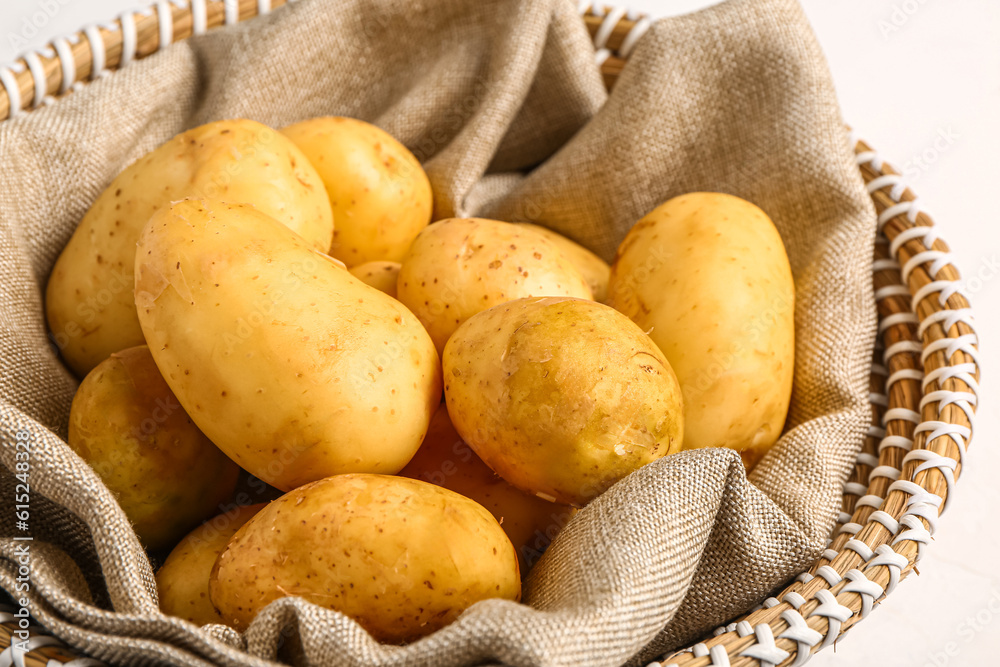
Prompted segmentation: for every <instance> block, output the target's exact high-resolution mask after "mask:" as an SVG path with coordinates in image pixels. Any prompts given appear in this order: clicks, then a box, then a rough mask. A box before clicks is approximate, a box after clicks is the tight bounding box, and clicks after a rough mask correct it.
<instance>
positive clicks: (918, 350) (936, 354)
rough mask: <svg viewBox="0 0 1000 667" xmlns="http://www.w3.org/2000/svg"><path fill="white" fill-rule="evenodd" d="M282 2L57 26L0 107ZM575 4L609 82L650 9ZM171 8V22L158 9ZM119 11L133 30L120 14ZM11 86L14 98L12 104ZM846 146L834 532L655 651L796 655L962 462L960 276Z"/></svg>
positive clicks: (965, 385) (911, 535)
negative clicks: (848, 379)
mask: <svg viewBox="0 0 1000 667" xmlns="http://www.w3.org/2000/svg"><path fill="white" fill-rule="evenodd" d="M287 1H291V0H287ZM283 4H286V0H270V1H269V0H239V2H238V3H236V2H234V1H233V0H191V2H190V3H188V4H187V5H186V6H181V3H178V4H174V3H173V2H160V3H158V4H157V5H156V6H154V7H152V8H150V9H148V10H146V11H140V12H126V13H125V14H123V15H122V16H121V17H120V18H119V19H118V20H117V21H114V22H112V23H109V24H104V25H101V26H92V27H90V28H89V29H86V30H84V31H80V32H79V33H77V34H76V35H75V36H71V37H68V38H64V39H62V40H55V41H54V42H53V44H52V45H51V46H50V47H47V48H46V49H42V50H41V51H40V52H37V53H33V54H28V56H26V57H25V58H22V59H20V60H19V61H18V62H17V63H16V64H15V65H13V66H9V67H7V68H0V81H2V83H3V87H2V88H0V120H4V119H6V118H7V117H9V116H10V115H11V114H10V111H11V109H12V108H13V109H14V115H17V114H18V113H21V112H23V111H25V110H28V109H31V108H34V107H36V106H38V104H36V103H35V94H34V91H35V84H36V82H38V84H39V88H41V87H42V84H43V83H44V91H45V92H44V94H43V95H42V96H41V100H39V102H40V103H48V102H51V101H52V99H53V98H52V96H53V95H59V94H66V93H68V92H70V91H72V90H74V89H75V87H77V86H79V85H81V84H80V82H82V81H83V80H85V79H94V78H98V77H99V76H104V75H105V73H106V70H109V69H117V68H119V67H121V66H123V65H125V64H127V63H128V62H129V61H131V60H132V59H136V58H142V57H145V56H147V55H150V54H151V53H154V52H156V51H157V50H158V49H159V48H160V46H161V43H162V44H169V43H171V42H174V41H179V40H182V39H185V38H187V37H189V36H191V35H193V34H200V33H201V32H203V31H204V30H206V29H210V28H214V27H218V26H221V25H227V24H230V23H235V22H237V21H242V20H246V19H248V18H251V17H253V16H257V15H259V14H264V13H267V12H269V11H270V10H271V9H273V8H277V7H279V6H281V5H283ZM580 12H581V14H582V15H583V20H584V21H585V22H586V24H587V28H588V30H589V31H590V34H591V36H592V37H593V38H594V43H595V47H597V59H598V62H599V64H600V65H601V71H602V74H603V75H604V80H605V84H606V85H607V86H608V88H610V87H611V86H613V85H614V82H615V81H616V80H617V78H618V74H619V72H620V71H621V70H622V67H623V66H624V64H625V62H626V60H627V57H628V55H629V52H630V51H631V49H632V47H634V45H635V43H636V42H637V41H638V39H639V38H640V37H641V36H642V34H643V33H644V32H645V30H646V29H647V27H648V26H649V21H648V20H647V19H646V18H644V17H643V16H641V15H638V14H632V13H630V12H628V11H626V10H623V9H617V8H612V7H604V6H592V5H591V4H590V3H587V2H581V3H580ZM168 17H169V27H168V26H167V25H166V23H165V22H164V23H161V19H163V20H164V21H165V20H166V19H167V18H168ZM129 23H131V24H132V25H134V27H135V30H134V31H133V30H131V28H130V27H126V28H125V29H123V26H124V25H126V24H129ZM88 33H89V36H88ZM98 41H99V42H100V44H97V42H98ZM95 45H96V47H97V51H96V52H95V51H94V50H93V47H94V46H95ZM67 54H68V55H67ZM95 55H96V58H95ZM95 60H96V61H97V65H98V67H97V68H96V70H97V71H94V70H95V67H94V63H95ZM102 64H103V67H102V66H101V65H102ZM70 75H72V76H70ZM70 79H72V80H70ZM12 91H13V95H11V94H10V93H11V92H12ZM12 98H14V101H15V102H17V104H15V105H13V107H12V106H11V104H10V101H11V99H12ZM855 153H856V156H857V163H858V167H859V169H860V171H861V174H862V176H863V177H864V180H865V183H866V185H867V187H868V191H869V193H870V194H871V197H872V200H873V202H874V203H875V208H876V210H877V212H878V230H877V236H876V246H875V257H874V261H873V265H872V270H873V280H874V284H875V299H876V303H877V307H878V316H879V327H878V341H877V344H876V352H875V359H874V360H873V364H872V374H871V403H872V426H871V428H870V429H869V433H868V437H867V438H866V439H865V443H864V445H863V447H862V450H861V453H860V454H859V455H858V458H857V462H856V464H855V468H854V471H853V472H852V474H851V476H850V478H849V481H848V482H847V484H846V485H845V487H844V498H843V506H842V511H841V514H840V520H839V522H838V525H837V527H836V529H835V531H834V535H833V538H832V540H831V543H830V545H829V548H828V549H827V550H826V551H825V552H824V554H823V556H822V557H821V558H820V559H819V560H818V561H817V562H816V563H814V564H813V566H812V567H811V568H810V569H809V570H808V571H807V572H805V573H803V574H801V575H799V576H798V577H797V578H796V580H795V581H794V582H793V583H791V584H790V585H789V586H787V587H786V588H785V589H784V590H782V591H781V592H780V593H778V594H777V595H776V596H775V597H770V598H768V599H767V600H765V601H764V602H763V604H762V605H761V606H760V607H758V608H757V609H755V610H752V611H751V612H750V613H748V614H747V615H745V616H743V617H741V618H740V619H738V620H736V621H734V622H733V623H730V624H729V625H727V626H725V627H722V628H719V629H717V630H716V631H715V634H714V636H713V637H712V638H711V639H707V640H705V641H704V642H702V643H699V644H696V645H695V646H693V647H691V648H689V649H686V650H685V651H681V652H679V653H676V654H673V655H672V656H670V657H669V658H664V659H662V662H661V663H653V665H657V664H662V665H663V666H667V665H676V666H677V667H703V666H706V667H707V666H709V665H715V666H718V667H725V666H729V665H732V666H733V667H757V666H758V665H760V666H762V667H770V666H772V665H782V666H784V665H801V664H803V663H804V662H805V661H806V660H808V658H809V657H810V656H811V655H812V653H815V652H816V651H819V650H820V649H822V648H826V647H827V646H829V645H831V644H833V643H834V642H835V641H836V640H837V638H838V637H840V636H842V635H843V634H844V633H846V632H847V631H848V630H849V629H850V628H851V627H853V626H854V624H855V623H857V622H858V621H859V620H861V619H863V618H865V617H866V616H867V615H868V613H870V612H871V610H872V609H873V608H874V606H875V605H877V604H879V603H881V601H882V599H883V598H884V597H885V596H886V595H887V594H889V593H891V592H892V591H893V590H894V589H895V587H896V586H897V585H898V583H899V581H900V580H902V579H903V578H905V577H906V576H907V575H908V574H909V573H910V572H911V571H912V570H916V565H917V563H918V562H919V560H920V557H921V556H922V555H923V551H924V547H925V545H926V544H927V543H928V542H929V541H930V539H931V536H932V534H933V532H934V529H935V527H936V522H937V518H938V516H939V514H940V513H941V512H942V511H943V510H944V509H945V508H946V507H947V505H948V501H949V500H950V497H951V494H952V488H953V485H954V482H955V480H956V479H958V476H959V475H960V473H961V471H962V468H963V465H964V456H965V451H966V448H967V446H968V444H969V441H970V439H971V436H972V422H973V418H974V415H975V411H976V405H977V397H978V381H979V361H978V351H977V350H978V338H977V336H976V332H975V329H974V323H973V317H972V310H971V309H970V307H969V302H968V300H967V299H966V297H965V296H964V294H963V293H962V282H961V276H960V274H959V272H958V269H957V267H956V266H955V265H954V264H953V263H952V260H951V255H950V254H949V250H948V246H947V245H946V244H945V243H944V241H942V240H941V239H940V238H938V235H937V232H936V231H935V228H934V225H933V222H932V221H931V219H930V217H929V216H928V215H927V214H926V213H924V212H923V211H921V210H920V207H919V204H918V203H917V201H916V197H915V196H914V194H913V193H912V192H911V191H910V190H909V189H908V188H907V187H906V186H905V184H904V182H903V180H902V177H901V176H900V175H899V173H898V172H897V171H896V170H894V169H893V168H892V167H891V166H889V165H888V164H886V163H884V162H883V161H882V159H881V158H879V156H878V155H877V154H876V153H875V152H874V151H872V150H871V148H870V147H869V146H868V145H867V144H865V143H864V142H861V141H855ZM13 611H14V610H13V609H9V608H6V607H0V650H2V649H6V648H7V647H9V646H10V640H11V634H12V632H13V630H14V629H15V626H16V619H15V617H14V616H13V614H12V612H13ZM31 633H32V635H33V639H32V640H31V643H30V644H29V648H30V649H31V650H30V651H29V654H28V655H26V656H25V658H26V659H25V663H26V664H35V663H34V662H32V659H35V660H37V664H47V665H49V666H50V667H51V666H52V665H53V664H55V665H58V664H64V663H66V664H69V663H70V662H71V661H73V660H78V661H76V662H72V665H73V667H87V666H89V665H99V664H101V663H99V662H97V661H93V660H90V659H89V658H83V659H81V658H79V657H78V655H79V654H77V653H75V652H74V651H73V650H72V649H70V648H69V647H66V646H65V645H64V644H63V643H62V642H60V641H59V640H57V639H55V638H52V637H49V636H46V635H45V632H44V630H43V629H42V628H39V627H36V626H33V627H32V628H31ZM651 667H652V666H651Z"/></svg>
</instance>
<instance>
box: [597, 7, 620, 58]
mask: <svg viewBox="0 0 1000 667" xmlns="http://www.w3.org/2000/svg"><path fill="white" fill-rule="evenodd" d="M626 14H628V10H627V9H625V8H624V7H613V8H612V9H611V11H610V12H608V13H607V14H606V15H605V16H604V20H603V21H601V27H599V28H598V29H597V32H596V33H594V47H595V48H597V49H603V48H604V47H605V46H607V43H608V38H609V37H611V33H613V32H614V30H615V26H617V25H618V23H619V22H620V21H621V20H622V19H623V18H625V15H626Z"/></svg>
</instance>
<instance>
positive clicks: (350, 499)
mask: <svg viewBox="0 0 1000 667" xmlns="http://www.w3.org/2000/svg"><path fill="white" fill-rule="evenodd" d="M209 589H210V591H211V597H212V602H213V603H214V604H215V606H216V608H218V610H219V612H220V613H221V614H222V616H223V618H225V619H226V620H227V622H229V623H230V624H231V625H232V626H233V627H235V628H236V629H238V630H245V629H246V628H247V626H248V625H249V624H250V621H251V620H253V617H254V616H255V615H256V614H257V612H258V611H260V610H261V609H262V608H264V607H265V606H266V605H267V604H268V603H270V602H272V601H274V600H277V599H278V598H282V597H286V596H289V595H294V596H298V597H302V598H304V599H306V600H309V601H310V602H313V603H315V604H317V605H320V606H322V607H326V608H328V609H335V610H337V611H339V612H342V613H344V614H346V615H347V616H349V617H351V618H353V619H354V620H356V621H357V622H358V623H360V624H361V626H362V627H364V628H365V629H366V630H367V631H368V632H370V633H371V635H372V636H373V637H374V638H375V639H377V640H379V641H382V642H387V643H393V644H398V643H401V642H408V641H412V640H414V639H418V638H419V637H422V636H424V635H427V634H430V633H431V632H434V631H435V630H437V629H438V628H441V627H443V626H445V625H447V624H448V623H450V622H451V621H453V620H454V619H455V618H457V617H458V615H459V614H461V613H462V612H463V611H464V610H465V609H466V608H468V607H469V606H471V605H473V604H474V603H476V602H479V601H480V600H486V599H488V598H504V599H507V600H517V599H519V597H520V594H521V583H520V576H519V573H518V569H517V556H516V554H515V553H514V547H512V546H511V544H510V540H508V539H507V536H506V535H505V534H504V532H503V530H501V528H500V526H499V525H498V524H497V522H496V519H494V518H493V516H492V515H491V514H490V513H489V512H488V511H487V510H486V509H484V508H483V507H482V506H481V505H479V504H477V503H475V502H473V501H472V500H469V499H468V498H465V497H463V496H460V495H459V494H457V493H454V492H453V491H449V490H448V489H443V488H441V487H438V486H434V485H433V484H427V483H426V482H421V481H419V480H415V479H406V478H404V477H389V476H386V475H365V474H353V475H337V476H335V477H329V478H327V479H323V480H319V481H317V482H313V483H311V484H307V485H305V486H303V487H301V488H298V489H295V490H294V491H292V492H290V493H288V494H286V495H284V496H282V497H281V498H279V499H278V500H275V501H274V502H272V503H271V504H270V505H268V506H267V507H265V508H264V509H263V510H261V511H260V513H258V514H257V516H255V517H254V518H253V519H251V520H250V521H249V522H247V524H246V525H245V526H243V528H241V529H240V530H239V532H238V533H236V535H235V536H234V537H233V539H232V540H231V541H230V542H229V546H227V547H226V549H225V551H223V552H222V554H221V555H220V556H219V559H218V561H217V562H216V565H215V570H214V571H213V573H212V580H211V584H210V587H209Z"/></svg>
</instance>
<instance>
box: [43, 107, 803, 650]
mask: <svg viewBox="0 0 1000 667" xmlns="http://www.w3.org/2000/svg"><path fill="white" fill-rule="evenodd" d="M432 219H433V193H432V189H431V185H430V182H429V180H428V178H427V175H426V174H425V173H424V171H423V169H422V167H421V165H420V163H419V161H418V160H417V159H416V158H415V157H414V156H413V155H412V154H411V153H410V152H409V151H408V150H407V149H406V148H405V147H404V146H403V145H402V144H400V143H399V142H397V141H396V140H395V139H393V138H392V137H391V136H389V135H388V134H386V133H385V132H384V131H382V130H380V129H379V128H377V127H374V126H372V125H369V124H367V123H364V122H362V121H359V120H354V119H349V118H337V117H325V118H315V119H312V120H307V121H304V122H301V123H298V124H296V125H292V126H290V127H286V128H284V129H283V130H281V131H276V130H273V129H272V128H269V127H267V126H265V125H262V124H260V123H257V122H254V121H250V120H224V121H218V122H214V123H210V124H208V125H204V126H202V127H198V128H195V129H192V130H189V131H187V132H184V133H182V134H180V135H178V136H176V137H175V138H173V139H171V140H170V141H168V142H167V143H165V144H163V145H162V146H160V147H159V148H157V149H155V150H153V151H152V152H150V153H148V154H147V155H145V156H144V157H142V158H140V159H139V160H137V161H136V162H135V163H133V164H132V165H131V166H129V167H128V168H127V169H125V170H124V171H123V172H122V173H121V174H120V175H119V176H118V177H117V178H116V179H115V180H114V181H113V182H112V183H111V184H110V185H109V186H108V188H107V189H106V190H105V191H104V192H103V193H102V194H101V195H100V196H99V197H98V199H97V201H96V202H95V203H94V204H93V206H92V207H91V209H90V210H89V211H88V212H87V214H86V215H85V216H84V218H83V220H82V221H81V222H80V224H79V227H78V228H77V230H76V232H75V234H74V235H73V237H72V238H71V239H70V241H69V243H68V244H67V246H66V248H65V249H64V250H63V252H62V254H61V256H60V257H59V258H58V261H57V262H56V264H55V267H54V269H53V271H52V274H51V277H50V279H49V283H48V287H47V293H46V314H47V319H48V323H49V327H50V329H51V336H52V340H53V341H54V342H55V343H56V346H57V347H58V348H59V350H60V352H61V355H62V358H63V359H64V361H65V363H66V365H67V366H68V367H69V368H70V369H71V370H72V371H73V372H75V373H76V374H77V375H78V376H79V377H81V378H82V382H81V384H80V387H79V390H78V393H77V395H76V397H75V399H74V401H73V405H72V410H71V414H70V428H69V444H70V446H71V447H72V448H73V449H74V450H75V451H76V453H77V454H79V456H80V457H82V458H83V459H84V460H85V461H86V462H87V463H88V464H89V465H90V466H91V467H92V468H93V469H94V471H95V472H96V473H97V474H98V475H99V476H100V477H101V479H102V480H103V481H104V483H105V484H106V485H107V486H108V488H109V489H110V490H111V491H112V492H113V493H114V494H115V495H116V497H117V498H118V501H119V503H120V505H121V507H122V509H123V510H124V512H125V514H126V515H127V516H128V518H129V519H130V521H131V522H132V524H133V526H134V528H135V530H136V533H137V535H138V537H139V539H140V541H141V542H142V544H143V545H144V546H145V547H146V548H147V549H149V550H150V552H151V553H152V555H153V556H154V559H155V560H160V559H161V558H162V556H163V555H164V554H167V552H168V551H169V555H167V556H166V558H165V560H164V561H163V564H162V566H161V567H160V569H159V571H158V573H157V580H158V584H159V590H160V605H161V608H162V609H163V611H164V612H166V613H168V614H172V615H175V616H179V617H181V618H184V619H187V620H189V621H191V622H194V623H197V624H207V623H222V624H226V625H229V626H232V627H234V628H236V629H238V630H244V629H246V628H247V627H248V626H249V624H250V623H251V622H252V621H253V619H254V617H255V615H256V614H257V612H259V611H260V610H261V609H262V608H263V607H264V606H266V605H267V604H268V603H270V602H272V601H274V600H276V599H278V598H281V597H285V596H299V597H302V598H305V599H306V600H309V601H311V602H314V603H315V604H318V605H321V606H323V607H327V608H330V609H335V610H337V611H340V612H343V613H344V614H347V615H348V616H350V617H351V618H353V619H355V620H356V621H357V622H358V623H360V624H361V626H363V627H364V628H365V629H366V630H368V631H369V632H370V633H371V634H372V636H374V637H375V638H376V639H378V640H380V641H383V642H389V643H401V642H407V641H411V640H414V639H416V638H419V637H421V636H424V635H426V634H428V633H430V632H432V631H434V630H435V629H437V628H440V627H442V626H444V625H446V624H447V623H449V622H450V621H452V620H453V619H454V618H456V617H457V616H458V615H459V614H460V613H461V612H462V611H463V610H464V609H466V608H467V607H469V606H470V605H472V604H474V603H475V602H477V601H479V600H484V599H487V598H504V599H508V600H518V599H519V597H520V593H521V580H522V577H523V575H524V574H525V573H526V572H527V570H528V569H529V568H530V567H531V566H532V565H533V564H534V563H535V561H537V560H538V558H539V557H540V556H541V554H542V553H543V552H544V550H545V549H546V547H547V545H548V544H549V543H550V542H551V540H552V539H553V538H554V537H555V535H556V534H557V533H558V532H559V530H560V529H561V528H562V527H563V526H564V525H565V524H566V523H567V522H568V521H569V520H570V519H571V517H572V515H573V513H574V512H575V511H576V509H577V508H579V507H582V506H583V505H585V504H587V503H588V502H589V501H590V500H592V499H593V498H595V497H596V496H598V495H599V494H600V493H602V492H603V491H605V490H606V489H607V488H609V487H610V486H611V485H613V484H614V483H615V482H617V481H618V480H620V479H622V478H623V477H625V476H627V475H629V474H630V473H631V472H633V471H635V470H636V469H638V468H640V467H641V466H644V465H646V464H648V463H652V462H654V461H656V460H657V459H660V458H662V457H664V456H667V455H670V454H673V453H676V452H679V451H681V450H683V449H691V448H699V447H729V448H732V449H735V450H738V451H740V452H741V453H742V454H743V455H744V458H745V460H746V461H747V463H748V467H749V466H750V465H752V463H753V462H754V461H756V460H757V459H759V458H760V456H762V455H763V454H764V453H765V452H766V451H767V449H768V448H769V447H770V446H771V445H772V444H773V443H774V442H775V440H776V439H777V438H778V436H779V435H780V433H781V430H782V427H783V424H784V421H785V416H786V412H787V410H788V404H789V398H790V393H791V381H792V371H793V342H794V340H793V339H794V329H793V309H794V290H793V284H792V275H791V270H790V268H789V263H788V259H787V257H786V256H785V252H784V247H783V245H782V241H781V238H780V237H779V236H778V233H777V231H776V230H775V228H774V225H773V224H772V223H771V221H770V220H769V219H768V217H767V216H766V215H765V214H764V212H763V211H761V210H760V209H758V208H757V207H756V206H754V205H753V204H750V203H749V202H746V201H743V200H741V199H738V198H736V197H732V196H729V195H724V194H712V193H693V194H688V195H684V196H681V197H678V198H675V199H672V200H670V201H668V202H666V203H664V204H662V205H661V206H659V207H658V208H656V209H654V210H653V211H652V212H650V213H649V214H648V215H647V216H646V217H644V218H643V219H642V220H640V221H639V222H638V223H637V224H636V225H635V226H634V227H633V229H632V230H631V231H630V232H629V234H628V235H627V237H626V238H625V240H624V241H623V243H622V244H621V247H620V248H619V250H618V254H617V257H616V260H615V262H614V265H613V266H612V267H609V266H608V264H606V263H605V262H604V261H603V260H601V259H600V258H599V257H597V256H596V255H594V254H593V253H591V252H590V251H588V250H587V249H585V248H583V247H582V246H580V245H577V244H576V243H574V242H573V241H571V240H569V239H567V238H565V237H563V236H561V235H559V234H557V233H555V232H553V231H551V230H549V229H546V228H544V227H537V226H534V225H531V224H527V223H510V222H501V221H496V220H486V219H478V218H472V219H444V220H437V221H434V222H432ZM251 491H252V492H251ZM254 501H265V502H256V503H254ZM266 501H270V502H266Z"/></svg>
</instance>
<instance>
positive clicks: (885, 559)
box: [865, 515, 910, 594]
mask: <svg viewBox="0 0 1000 667" xmlns="http://www.w3.org/2000/svg"><path fill="white" fill-rule="evenodd" d="M887 516H888V515H887ZM890 518H891V517H890ZM894 532H895V531H894ZM875 553H876V554H877V555H876V556H875V558H874V559H872V560H870V561H869V562H868V563H867V564H866V565H865V569H866V570H870V569H871V568H873V567H885V568H886V569H888V570H889V585H888V586H886V589H885V592H886V593H887V594H889V593H892V592H893V591H894V590H895V589H896V586H897V584H899V578H900V574H901V573H902V571H903V570H904V569H905V568H906V567H907V566H908V565H909V564H910V561H908V560H907V559H906V556H904V555H902V554H899V553H896V551H895V550H894V549H893V548H892V547H890V546H889V545H888V544H882V545H879V546H877V547H875Z"/></svg>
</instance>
